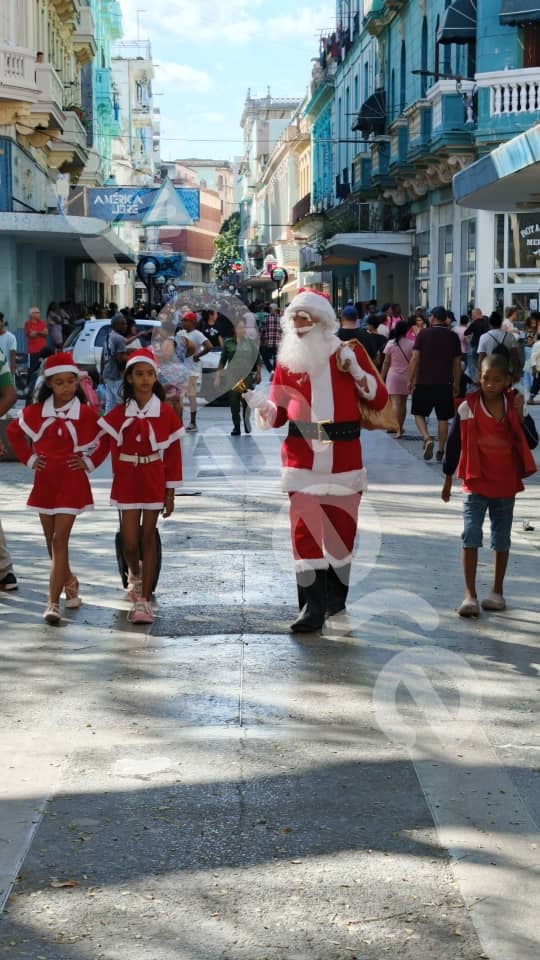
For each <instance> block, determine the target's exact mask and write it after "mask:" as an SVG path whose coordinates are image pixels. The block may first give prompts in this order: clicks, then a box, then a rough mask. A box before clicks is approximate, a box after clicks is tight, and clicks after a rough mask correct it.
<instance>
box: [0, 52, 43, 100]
mask: <svg viewBox="0 0 540 960" xmlns="http://www.w3.org/2000/svg"><path fill="white" fill-rule="evenodd" d="M35 67H36V63H35V55H34V54H33V53H31V52H30V51H29V50H21V49H18V48H17V47H8V46H7V45H6V44H5V43H0V85H1V87H2V98H3V99H7V98H10V88H12V90H13V95H14V97H16V96H18V95H19V93H20V91H21V90H28V91H29V92H30V91H34V92H35V90H36V75H35Z"/></svg>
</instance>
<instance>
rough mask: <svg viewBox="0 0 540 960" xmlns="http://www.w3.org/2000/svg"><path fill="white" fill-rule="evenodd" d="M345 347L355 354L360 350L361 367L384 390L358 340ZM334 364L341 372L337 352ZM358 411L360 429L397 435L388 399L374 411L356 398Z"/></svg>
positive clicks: (376, 371) (367, 404)
mask: <svg viewBox="0 0 540 960" xmlns="http://www.w3.org/2000/svg"><path fill="white" fill-rule="evenodd" d="M346 346H347V347H351V348H352V349H353V350H354V351H355V353H357V352H358V350H360V352H361V355H362V363H361V366H362V367H363V368H364V369H365V370H366V373H370V374H371V376H372V377H375V379H376V381H377V384H378V385H380V386H383V387H384V388H385V390H386V384H385V382H384V380H383V378H382V377H381V375H380V373H379V371H378V370H377V367H376V366H375V364H374V363H373V360H372V359H371V357H370V355H369V353H368V352H367V350H366V349H365V347H364V346H363V345H362V344H361V343H360V341H359V340H348V341H346ZM336 362H337V366H338V370H343V365H342V363H341V362H340V356H339V351H338V356H337V357H336ZM358 409H359V411H360V417H361V419H362V429H364V430H387V431H392V432H393V433H398V431H399V424H398V422H397V419H396V414H395V412H394V408H393V406H392V401H391V400H390V397H388V399H387V401H386V403H385V405H384V407H383V408H382V410H374V409H373V407H370V406H369V403H368V401H367V400H364V399H363V397H358Z"/></svg>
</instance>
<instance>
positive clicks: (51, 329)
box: [47, 300, 64, 350]
mask: <svg viewBox="0 0 540 960" xmlns="http://www.w3.org/2000/svg"><path fill="white" fill-rule="evenodd" d="M47 331H48V334H47V346H49V347H50V348H51V350H61V349H62V345H63V343H64V332H63V329H62V316H61V314H60V308H59V306H58V304H57V303H56V301H55V300H52V301H51V303H50V304H49V306H48V307H47Z"/></svg>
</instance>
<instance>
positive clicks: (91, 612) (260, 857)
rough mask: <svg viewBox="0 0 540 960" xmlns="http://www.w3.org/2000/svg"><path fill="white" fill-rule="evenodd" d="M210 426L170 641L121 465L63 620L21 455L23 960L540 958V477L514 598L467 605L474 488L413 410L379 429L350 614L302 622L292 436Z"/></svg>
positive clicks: (168, 551)
mask: <svg viewBox="0 0 540 960" xmlns="http://www.w3.org/2000/svg"><path fill="white" fill-rule="evenodd" d="M199 420H200V427H201V429H200V432H199V433H198V434H196V435H195V436H190V437H188V438H186V442H185V444H184V458H185V464H186V473H187V477H186V482H185V484H184V491H183V495H182V496H180V497H178V498H177V501H176V512H175V514H174V515H173V517H172V518H171V519H170V520H169V521H165V522H163V523H162V525H161V532H162V539H163V547H164V558H165V562H164V567H163V570H162V574H161V578H160V583H159V587H158V593H157V599H158V604H159V617H158V619H157V621H156V623H155V625H154V627H153V628H152V629H151V630H150V631H146V630H145V629H144V628H133V627H132V626H130V625H129V624H128V623H127V621H126V616H125V615H126V612H127V609H128V605H127V604H126V603H125V601H124V599H123V597H124V594H123V591H122V590H121V587H120V583H119V578H118V574H117V572H116V568H115V561H114V552H113V538H114V530H115V527H116V516H115V513H114V511H112V510H111V509H110V508H108V507H107V502H108V491H109V484H110V481H109V479H108V473H107V470H108V468H107V466H105V467H104V468H102V470H101V471H99V473H98V474H97V476H96V480H95V483H94V489H95V492H96V502H97V510H96V512H95V514H94V515H93V516H87V517H84V518H81V519H80V520H78V521H77V525H76V527H75V533H74V536H73V557H74V561H75V562H74V567H75V568H76V569H77V572H78V573H79V576H80V579H81V582H82V583H83V584H84V587H85V589H84V598H85V604H84V606H83V607H82V608H81V609H80V610H79V611H74V612H71V614H70V615H69V619H67V620H65V621H64V622H63V624H62V626H61V627H60V628H52V627H47V626H45V625H43V622H42V620H41V613H42V609H43V603H44V597H45V595H46V579H47V570H48V561H47V558H46V556H45V550H44V546H43V543H42V541H41V539H40V538H39V536H38V524H39V521H38V520H37V518H36V517H34V516H32V515H30V514H27V513H26V511H25V509H24V502H25V496H26V492H27V475H26V471H24V469H23V468H21V467H19V466H18V465H14V464H4V465H1V466H0V515H1V516H2V519H3V522H4V528H5V531H6V534H7V536H8V539H9V544H10V547H11V548H12V552H13V555H14V560H15V562H16V572H17V574H18V576H19V578H20V584H21V588H20V590H19V591H18V593H17V595H10V596H7V595H6V594H2V595H0V630H1V636H2V660H3V672H2V705H3V709H2V717H3V724H2V726H3V737H2V741H1V750H2V769H3V771H4V777H3V778H2V783H1V785H0V801H1V802H0V889H3V891H4V893H5V894H7V893H8V891H9V886H10V883H11V882H12V881H13V880H14V879H15V878H17V879H16V880H15V884H14V887H13V892H12V894H11V896H10V898H9V900H8V902H7V905H6V909H5V911H4V914H3V917H2V920H1V922H0V949H1V950H3V954H0V955H4V956H6V957H9V958H10V960H23V958H24V960H26V958H31V960H39V958H42V957H43V958H46V960H120V958H122V960H127V958H129V960H143V958H144V960H173V958H174V960H218V958H219V960H308V958H309V960H354V958H355V957H356V958H357V960H379V958H381V957H387V956H388V957H390V958H396V960H398V958H399V960H424V958H425V960H427V958H432V957H437V958H443V960H458V958H467V960H472V958H480V957H488V958H490V960H532V958H533V957H534V958H535V960H537V958H538V954H539V950H540V940H539V934H538V924H537V917H536V904H537V903H538V895H539V892H540V890H539V879H538V848H537V843H538V836H537V834H538V829H537V824H538V821H539V819H540V789H539V783H538V779H539V777H538V766H539V765H538V754H539V750H540V739H539V734H538V719H537V699H538V688H539V683H538V663H539V660H540V657H539V631H538V612H539V604H538V585H537V584H538V579H537V567H538V546H539V544H540V537H539V532H540V509H539V505H538V496H537V495H538V484H537V481H536V480H535V481H534V482H533V483H531V484H530V485H529V487H528V490H527V493H526V494H525V495H522V496H521V497H520V502H519V505H518V510H517V517H516V523H515V537H514V546H513V552H512V556H511V561H510V568H509V574H508V589H507V594H508V601H509V609H508V611H507V612H506V613H505V614H503V615H500V614H499V615H495V614H494V615H486V616H485V617H483V618H482V619H481V620H480V621H478V622H466V621H462V620H460V619H459V618H458V617H457V616H456V614H455V607H456V605H457V603H458V602H459V601H460V599H461V595H462V581H461V571H460V568H459V532H460V528H461V510H460V495H459V492H458V488H456V492H455V497H454V499H453V500H452V502H451V504H449V505H445V504H443V503H442V502H441V500H440V485H441V483H440V467H439V466H437V465H436V464H435V463H430V464H425V463H424V462H423V461H422V459H421V445H420V443H419V442H418V441H416V440H414V439H412V437H413V432H414V428H411V424H407V427H408V429H409V434H410V439H406V440H403V441H400V442H396V441H394V440H393V439H392V438H391V437H388V436H386V435H384V434H373V435H366V436H365V437H364V450H365V460H366V463H367V466H368V472H369V476H370V490H369V493H368V494H367V495H366V496H365V497H364V499H363V503H362V507H361V528H362V530H361V538H360V549H359V554H358V557H357V559H356V561H355V566H354V585H353V588H352V591H351V602H350V613H349V618H348V622H341V623H335V624H333V625H331V627H330V628H329V629H328V630H327V631H326V632H325V635H323V636H307V637H305V638H298V637H293V636H291V635H290V634H289V632H288V623H289V622H290V620H291V618H292V616H293V615H294V605H295V586H294V576H293V573H292V567H291V562H290V547H289V540H288V522H287V515H286V503H285V501H284V498H283V496H282V494H281V493H280V491H279V477H278V469H279V436H278V435H276V434H264V435H260V434H257V435H255V436H253V437H241V438H230V437H229V436H228V434H229V430H230V425H229V415H228V411H226V410H222V409H215V408H207V409H204V410H202V411H201V413H200V417H199ZM524 518H526V519H528V520H529V521H530V522H531V524H532V525H534V526H535V528H536V529H535V530H534V531H531V532H528V533H526V532H524V531H523V529H522V520H523V519H524ZM490 564H491V558H490V556H489V553H488V551H486V553H485V556H484V557H483V563H482V565H481V567H480V577H481V580H482V585H483V587H484V588H485V589H489V575H490ZM64 884H67V885H64ZM1 896H2V893H0V897H1Z"/></svg>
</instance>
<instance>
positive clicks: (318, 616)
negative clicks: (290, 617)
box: [291, 570, 327, 633]
mask: <svg viewBox="0 0 540 960" xmlns="http://www.w3.org/2000/svg"><path fill="white" fill-rule="evenodd" d="M326 574H327V571H326V570H303V571H302V572H301V573H297V574H296V584H297V587H298V601H299V603H301V602H302V600H303V601H304V605H303V607H302V609H301V611H300V615H299V616H298V617H297V618H296V620H295V621H294V623H292V624H291V630H292V632H293V633H313V632H314V631H315V630H320V629H321V627H322V626H323V624H324V620H325V617H326Z"/></svg>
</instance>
